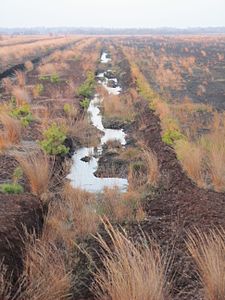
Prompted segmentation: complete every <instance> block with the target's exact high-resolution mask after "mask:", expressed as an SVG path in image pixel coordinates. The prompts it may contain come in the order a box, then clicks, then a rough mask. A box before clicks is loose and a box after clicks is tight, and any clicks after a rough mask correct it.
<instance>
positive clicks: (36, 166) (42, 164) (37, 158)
mask: <svg viewBox="0 0 225 300" xmlns="http://www.w3.org/2000/svg"><path fill="white" fill-rule="evenodd" d="M15 158H16V160H17V161H18V162H19V164H20V166H21V168H22V169H23V172H24V174H25V175H26V177H27V179H28V181H29V184H30V188H31V192H32V193H33V194H34V195H37V196H42V195H43V194H45V193H47V191H48V189H49V183H50V179H51V176H52V168H51V166H50V161H49V158H48V157H47V155H45V154H44V153H42V152H41V151H39V152H38V153H34V152H33V153H28V152H26V153H25V154H15Z"/></svg>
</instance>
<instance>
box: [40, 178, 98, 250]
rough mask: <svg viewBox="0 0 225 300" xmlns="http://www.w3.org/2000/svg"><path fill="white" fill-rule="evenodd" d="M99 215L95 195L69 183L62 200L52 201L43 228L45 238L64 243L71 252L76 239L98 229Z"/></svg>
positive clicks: (63, 192)
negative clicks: (75, 187) (96, 209)
mask: <svg viewBox="0 0 225 300" xmlns="http://www.w3.org/2000/svg"><path fill="white" fill-rule="evenodd" d="M98 224H99V217H98V216H97V214H96V212H95V197H94V195H92V194H90V193H88V192H85V191H82V190H80V189H74V188H73V187H72V186H71V185H70V184H69V183H67V184H66V185H65V187H64V189H63V191H62V194H61V200H60V201H59V202H56V203H52V204H51V206H50V209H49V214H48V217H47V219H46V222H45V226H44V230H43V239H44V240H50V241H54V242H55V243H59V244H60V245H63V247H64V248H65V249H66V250H67V252H68V253H70V252H71V251H72V250H73V248H74V241H75V239H76V238H77V237H82V236H85V235H87V234H90V233H95V232H96V231H97V228H98Z"/></svg>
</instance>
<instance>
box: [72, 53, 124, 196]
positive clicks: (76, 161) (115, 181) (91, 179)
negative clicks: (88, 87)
mask: <svg viewBox="0 0 225 300" xmlns="http://www.w3.org/2000/svg"><path fill="white" fill-rule="evenodd" d="M109 61H111V59H110V58H108V54H107V53H106V52H103V53H102V56H101V62H102V63H107V62H109ZM97 78H99V83H100V84H102V85H103V86H104V87H105V89H106V90H107V91H108V93H109V94H113V95H119V94H120V92H121V90H122V89H121V87H119V86H118V85H117V83H118V81H117V78H112V79H108V78H106V77H105V75H104V73H100V74H98V75H97ZM109 80H112V81H114V83H115V87H109V86H108V83H109ZM102 100H103V99H101V98H100V97H99V95H97V94H96V95H95V97H94V98H93V99H92V100H91V101H90V105H89V107H88V113H89V116H90V122H91V123H92V125H93V126H95V127H96V128H97V129H99V130H101V131H102V132H103V136H102V138H101V142H100V144H99V145H98V147H97V149H94V148H93V147H90V148H88V147H83V148H80V149H78V150H77V151H76V152H75V154H74V155H73V165H72V168H71V172H70V174H69V176H68V178H69V179H70V180H71V184H72V185H73V186H74V187H75V188H81V189H84V190H86V191H89V192H93V193H98V192H102V191H103V189H104V188H105V187H110V188H112V187H114V186H116V187H118V188H119V189H120V190H121V191H123V192H125V191H126V190H127V186H128V181H127V179H125V178H99V177H96V176H95V175H94V173H95V171H96V170H97V168H98V158H97V157H96V154H98V155H99V154H101V153H102V146H103V144H105V143H106V142H107V141H109V140H114V139H117V140H118V141H119V142H120V143H121V144H122V145H125V144H126V134H125V133H124V131H123V129H119V130H117V129H107V128H104V126H103V124H102V115H101V111H100V109H99V104H100V103H101V101H102ZM85 156H88V157H91V158H90V161H89V162H84V161H82V160H81V159H82V158H84V157H85Z"/></svg>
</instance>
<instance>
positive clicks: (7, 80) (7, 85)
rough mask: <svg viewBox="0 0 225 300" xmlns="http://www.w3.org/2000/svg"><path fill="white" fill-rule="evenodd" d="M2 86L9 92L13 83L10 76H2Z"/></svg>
mask: <svg viewBox="0 0 225 300" xmlns="http://www.w3.org/2000/svg"><path fill="white" fill-rule="evenodd" d="M2 83H3V86H4V88H5V90H6V92H7V93H11V91H12V88H13V84H12V81H11V79H10V78H4V79H3V80H2Z"/></svg>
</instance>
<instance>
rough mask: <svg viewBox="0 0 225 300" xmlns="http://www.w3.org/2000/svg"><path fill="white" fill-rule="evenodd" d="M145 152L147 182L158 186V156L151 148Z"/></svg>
mask: <svg viewBox="0 0 225 300" xmlns="http://www.w3.org/2000/svg"><path fill="white" fill-rule="evenodd" d="M143 153H144V159H145V161H146V164H147V183H149V184H150V185H152V186H156V185H157V183H158V181H159V177H160V172H159V166H158V159H157V156H156V154H155V153H154V152H153V151H152V150H151V149H147V150H144V152H143Z"/></svg>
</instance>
